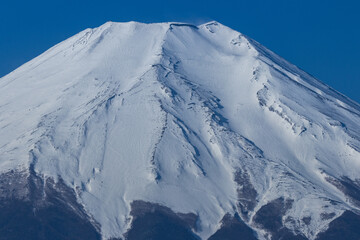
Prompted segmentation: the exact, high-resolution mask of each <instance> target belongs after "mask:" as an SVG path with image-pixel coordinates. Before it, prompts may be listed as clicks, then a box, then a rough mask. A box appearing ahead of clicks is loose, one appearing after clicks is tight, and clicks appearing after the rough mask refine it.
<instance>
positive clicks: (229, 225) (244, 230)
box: [209, 214, 257, 240]
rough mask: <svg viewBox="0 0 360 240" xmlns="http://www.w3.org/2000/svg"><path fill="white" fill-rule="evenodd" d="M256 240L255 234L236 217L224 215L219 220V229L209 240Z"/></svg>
mask: <svg viewBox="0 0 360 240" xmlns="http://www.w3.org/2000/svg"><path fill="white" fill-rule="evenodd" d="M238 239H241V240H256V239H257V238H256V236H255V232H254V231H253V230H252V229H251V228H250V227H248V226H247V225H246V224H245V223H244V222H243V221H242V220H241V218H240V217H239V216H238V215H235V216H231V215H230V214H226V215H225V216H224V217H223V219H222V220H221V228H220V229H219V230H218V231H216V233H214V234H213V235H212V236H211V237H210V238H209V240H238Z"/></svg>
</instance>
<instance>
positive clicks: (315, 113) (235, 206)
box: [0, 22, 360, 239]
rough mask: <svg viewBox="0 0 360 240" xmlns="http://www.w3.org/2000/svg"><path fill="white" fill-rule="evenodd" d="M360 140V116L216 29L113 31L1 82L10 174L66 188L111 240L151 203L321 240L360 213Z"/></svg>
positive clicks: (86, 38) (332, 94)
mask: <svg viewBox="0 0 360 240" xmlns="http://www.w3.org/2000/svg"><path fill="white" fill-rule="evenodd" d="M359 136H360V105H359V104H358V103H355V102H353V101H351V100H350V99H348V98H347V97H345V96H343V95H341V94H340V93H338V92H336V91H334V90H332V89H331V88H329V87H328V86H326V85H324V84H322V83H320V82H319V81H317V80H316V79H314V78H312V77H311V76H309V75H308V74H306V73H304V72H303V71H301V70H299V69H298V68H296V67H295V66H293V65H291V64H290V63H288V62H286V61H285V60H283V59H281V58H280V57H278V56H277V55H275V54H274V53H272V52H271V51H269V50H267V49H266V48H264V47H263V46H261V45H260V44H258V43H257V42H255V41H253V40H252V39H249V38H247V37H246V36H244V35H242V34H240V33H238V32H236V31H233V30H231V29H229V28H227V27H225V26H223V25H221V24H219V23H217V22H210V23H207V24H203V25H200V26H193V25H188V24H181V23H160V24H141V23H135V22H129V23H112V22H109V23H106V24H104V25H102V26H101V27H99V28H96V29H87V30H85V31H83V32H81V33H79V34H77V35H75V36H74V37H72V38H70V39H68V40H66V41H64V42H62V43H60V44H58V45H56V46H55V47H53V48H51V49H50V50H48V51H47V52H45V53H44V54H42V55H40V56H39V57H37V58H35V59H34V60H32V61H30V62H28V63H26V64H25V65H23V66H21V67H20V68H19V69H17V70H15V71H14V72H12V73H10V74H9V75H7V76H5V77H3V78H1V79H0V171H1V173H3V174H8V173H9V172H11V171H16V172H21V173H24V172H25V173H26V174H24V176H28V175H29V174H30V175H31V174H36V176H38V177H39V178H41V179H42V181H43V182H44V184H43V185H44V186H45V185H46V184H45V183H46V182H47V181H50V180H51V181H52V179H55V182H56V181H59V182H63V183H64V185H66V186H67V187H69V188H70V189H73V190H74V192H75V193H76V199H77V201H78V202H79V203H80V204H81V205H82V206H83V208H84V211H85V212H86V214H88V216H90V218H91V221H92V222H93V224H94V226H96V227H97V228H98V231H100V232H101V235H102V237H103V238H104V239H108V238H111V237H118V238H120V237H121V238H124V237H127V238H129V239H130V238H131V237H130V236H132V235H131V229H132V228H133V227H134V226H135V225H136V224H135V223H136V221H135V220H136V219H139V216H137V217H136V216H135V212H136V211H135V210H136V209H135V207H136V206H138V207H139V206H140V209H146V207H144V206H143V205H141V204H144V203H145V202H146V203H149V204H150V203H151V204H154V205H153V208H154V209H162V210H159V211H163V213H164V212H166V213H169V212H171V211H172V212H173V213H179V214H180V213H181V214H180V215H181V216H185V214H189V213H190V215H191V216H192V217H190V215H186V216H187V217H186V219H192V218H194V219H195V220H194V223H193V225H192V226H191V231H192V234H194V236H195V234H196V235H197V236H199V237H200V238H201V239H207V238H209V237H211V236H212V235H213V234H214V233H215V232H217V231H218V230H219V229H220V228H222V227H224V226H225V225H226V219H227V218H226V216H235V218H237V219H238V220H239V221H240V222H242V224H243V227H244V228H245V227H246V228H249V227H250V228H251V229H252V230H253V231H254V233H253V236H254V237H256V238H258V239H268V238H270V236H272V239H280V238H281V237H284V238H286V237H288V238H289V239H295V236H296V237H298V239H315V238H317V237H319V236H320V235H321V234H320V235H319V233H320V232H324V231H326V229H328V227H329V223H330V222H332V221H333V220H334V219H337V218H339V217H340V216H344V212H345V213H348V212H354V213H357V214H358V213H359V210H360V137H359ZM47 179H50V180H47ZM39 181H40V180H39ZM0 195H1V194H0ZM139 201H140V202H139ZM154 206H156V207H154ZM165 207H166V210H164V209H165ZM163 208H164V209H163ZM134 209H135V210H134ZM271 209H274V211H275V213H274V211H271ZM138 211H139V210H138ZM154 211H155V210H154ZM180 215H179V216H180ZM174 216H175V215H174ZM224 216H225V217H224ZM355 216H358V215H356V214H355ZM187 221H190V220H187ZM269 222H275V223H276V224H269ZM250 228H249V229H250ZM219 231H220V230H219ZM219 231H218V232H217V233H219ZM349 231H350V232H351V231H353V230H349ZM214 236H216V235H213V237H214ZM213 237H212V238H213ZM133 239H135V238H133ZM139 239H140V238H139ZM213 239H215V238H213ZM249 239H250V238H249Z"/></svg>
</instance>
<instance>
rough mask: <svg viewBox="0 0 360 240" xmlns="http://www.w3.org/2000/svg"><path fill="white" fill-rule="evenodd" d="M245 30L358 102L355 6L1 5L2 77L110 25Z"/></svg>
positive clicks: (253, 0) (358, 8)
mask: <svg viewBox="0 0 360 240" xmlns="http://www.w3.org/2000/svg"><path fill="white" fill-rule="evenodd" d="M210 20H216V21H219V22H221V23H222V24H224V25H227V26H229V27H231V28H233V29H235V30H237V31H240V32H242V33H244V34H246V35H248V36H250V37H252V38H253V39H255V40H257V41H258V42H260V43H262V44H263V45H265V46H266V47H268V48H270V49H271V50H273V51H274V52H276V53H278V54H279V55H281V56H282V57H284V58H285V59H287V60H289V61H290V62H292V63H294V64H295V65H297V66H299V67H300V68H302V69H304V70H305V71H306V72H308V73H310V74H312V75H313V76H315V77H317V78H318V79H319V80H321V81H323V82H325V83H326V84H328V85H330V86H331V87H333V88H335V89H336V90H338V91H340V92H342V93H343V94H345V95H347V96H349V97H350V98H352V99H354V100H356V101H357V102H360V91H359V90H360V61H359V56H360V45H359V43H360V1H358V0H341V1H340V0H248V1H244V0H233V1H226V0H218V1H213V0H207V1H196V0H193V1H189V0H182V1H159V0H148V1H142V0H139V1H129V0H127V1H120V0H97V1H94V0H87V1H77V0H71V1H70V0H58V1H49V0H47V1H45V0H32V1H31V0H30V1H28V0H22V1H19V0H12V1H10V0H8V1H2V3H1V4H0V77H1V76H4V75H5V74H7V73H9V72H11V71H12V70H14V69H15V68H17V67H18V66H20V65H21V64H23V63H25V62H26V61H28V60H30V59H32V58H34V57H35V56H37V55H39V54H41V53H42V52H43V51H45V50H46V49H48V48H49V47H51V46H53V45H54V44H56V43H58V42H60V41H62V40H64V39H66V38H68V37H70V36H72V35H74V34H76V33H77V32H79V31H81V30H83V29H85V28H88V27H97V26H99V25H101V24H103V23H104V22H106V21H118V22H121V21H141V22H163V21H182V22H191V23H195V24H198V23H203V22H206V21H210Z"/></svg>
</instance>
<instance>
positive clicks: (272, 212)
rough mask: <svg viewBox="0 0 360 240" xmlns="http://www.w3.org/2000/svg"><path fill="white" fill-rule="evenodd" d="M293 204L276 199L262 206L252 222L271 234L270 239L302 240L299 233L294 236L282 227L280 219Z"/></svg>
mask: <svg viewBox="0 0 360 240" xmlns="http://www.w3.org/2000/svg"><path fill="white" fill-rule="evenodd" d="M292 204H293V200H292V199H285V198H278V199H275V200H273V201H271V202H269V203H268V204H266V205H264V206H262V207H261V208H260V209H259V211H258V212H257V213H256V215H255V216H254V219H253V220H254V222H255V223H256V224H258V225H259V226H260V227H261V228H264V229H266V230H267V231H268V232H269V233H270V234H271V239H273V240H275V239H282V240H287V239H288V240H302V239H306V238H305V237H304V236H302V235H301V234H300V233H299V234H295V233H293V232H292V231H291V230H290V229H288V228H286V227H285V226H284V225H283V221H282V218H283V216H284V215H285V214H286V212H287V210H289V209H290V208H291V206H292Z"/></svg>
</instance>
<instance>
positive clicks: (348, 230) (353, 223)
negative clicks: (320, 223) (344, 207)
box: [316, 211, 360, 240]
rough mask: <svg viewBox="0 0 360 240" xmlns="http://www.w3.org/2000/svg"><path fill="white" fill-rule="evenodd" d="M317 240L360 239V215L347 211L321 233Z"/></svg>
mask: <svg viewBox="0 0 360 240" xmlns="http://www.w3.org/2000/svg"><path fill="white" fill-rule="evenodd" d="M316 239H317V240H338V239H343V240H347V239H349V240H350V239H354V240H355V239H360V215H357V214H355V213H353V212H351V211H345V212H344V213H343V214H342V215H341V216H340V217H338V218H336V219H334V220H333V221H332V222H331V223H330V224H329V228H328V229H327V230H326V231H324V232H322V233H319V234H318V236H317V238H316Z"/></svg>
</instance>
